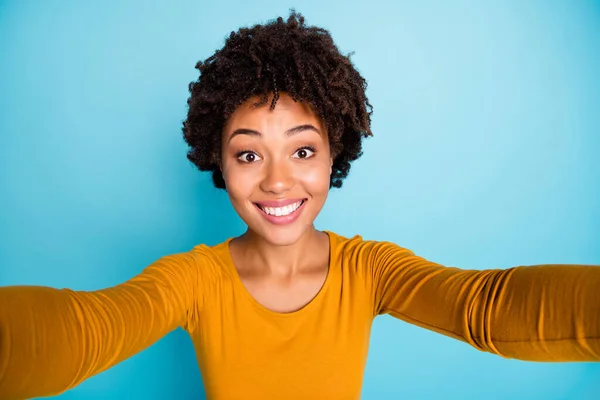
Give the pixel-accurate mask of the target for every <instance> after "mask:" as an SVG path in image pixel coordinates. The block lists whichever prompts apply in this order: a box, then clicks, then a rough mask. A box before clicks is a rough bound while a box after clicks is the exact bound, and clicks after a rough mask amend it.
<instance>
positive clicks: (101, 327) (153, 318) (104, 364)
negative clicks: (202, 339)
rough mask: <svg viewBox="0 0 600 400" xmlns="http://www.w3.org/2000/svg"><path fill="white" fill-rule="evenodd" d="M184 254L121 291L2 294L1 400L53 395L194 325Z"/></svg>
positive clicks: (196, 303) (189, 262) (192, 271)
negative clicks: (173, 332)
mask: <svg viewBox="0 0 600 400" xmlns="http://www.w3.org/2000/svg"><path fill="white" fill-rule="evenodd" d="M196 271H197V266H196V265H195V261H194V257H192V256H191V255H190V254H189V253H182V254H175V255H170V256H166V257H162V258H161V259H159V260H158V261H156V262H154V263H153V264H151V265H150V266H148V267H147V268H146V269H145V270H144V271H143V272H142V273H141V274H139V275H138V276H136V277H134V278H132V279H131V280H129V281H127V282H125V283H123V284H120V285H118V286H115V287H112V288H108V289H103V290H98V291H93V292H77V291H72V290H68V289H61V290H59V289H52V288H47V287H34V286H13V287H2V288H0V399H6V400H7V399H24V398H31V397H39V396H49V395H56V394H59V393H62V392H64V391H65V390H67V389H70V388H73V387H74V386H76V385H78V384H79V383H81V382H82V381H84V380H85V379H87V378H89V377H91V376H93V375H95V374H97V373H99V372H102V371H104V370H106V369H108V368H110V367H111V366H113V365H115V364H117V363H119V362H121V361H123V360H125V359H127V358H129V357H131V356H132V355H134V354H136V353H138V352H140V351H141V350H143V349H145V348H147V347H149V346H150V345H151V344H153V343H154V342H156V341H157V340H158V339H160V338H161V337H163V336H164V335H166V334H167V333H168V332H170V331H172V330H174V329H175V328H176V327H178V326H182V327H184V328H189V325H191V324H194V323H195V318H196V314H197V312H198V311H199V310H198V308H199V307H200V305H201V300H198V298H197V297H196V296H197V295H198V294H197V293H196V291H197V289H196V288H197V285H196V283H197V282H196V279H197V272H196Z"/></svg>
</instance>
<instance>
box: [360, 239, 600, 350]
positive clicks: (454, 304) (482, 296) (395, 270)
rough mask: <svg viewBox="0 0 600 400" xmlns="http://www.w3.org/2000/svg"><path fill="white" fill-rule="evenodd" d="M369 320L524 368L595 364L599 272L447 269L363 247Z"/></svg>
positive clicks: (588, 268)
mask: <svg viewBox="0 0 600 400" xmlns="http://www.w3.org/2000/svg"><path fill="white" fill-rule="evenodd" d="M363 246H365V248H363V249H362V251H360V252H361V253H362V255H363V256H364V257H366V258H363V261H364V262H365V263H367V266H368V267H367V268H366V270H367V271H369V273H370V274H371V277H370V278H371V282H372V285H373V286H372V288H373V307H374V309H373V312H374V314H375V315H376V314H390V315H392V316H394V317H396V318H399V319H402V320H404V321H407V322H409V323H412V324H415V325H418V326H421V327H424V328H427V329H430V330H433V331H436V332H439V333H442V334H444V335H447V336H450V337H453V338H455V339H459V340H462V341H465V342H467V343H469V344H471V345H472V346H474V347H476V348H477V349H479V350H482V351H487V352H490V353H494V354H498V355H501V356H503V357H508V358H516V359H520V360H529V361H600V266H592V265H535V266H521V267H514V268H509V269H505V270H502V269H495V270H462V269H458V268H453V267H445V266H442V265H439V264H436V263H433V262H430V261H428V260H426V259H424V258H422V257H418V256H416V255H415V254H414V253H413V252H411V251H410V250H408V249H405V248H402V247H399V246H397V245H395V244H392V243H385V242H363Z"/></svg>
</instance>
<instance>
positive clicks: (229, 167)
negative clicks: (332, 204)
mask: <svg viewBox="0 0 600 400" xmlns="http://www.w3.org/2000/svg"><path fill="white" fill-rule="evenodd" d="M257 101H258V98H252V99H249V100H248V101H246V102H245V103H243V104H242V105H241V106H240V107H238V109H237V110H236V111H235V112H234V113H233V114H232V116H231V117H230V118H229V120H228V121H227V123H226V125H225V127H224V130H223V140H222V149H221V160H222V161H221V171H222V173H223V178H224V179H225V185H226V187H227V193H228V194H229V198H230V200H231V203H232V204H233V207H234V208H235V210H236V211H237V213H238V214H239V216H240V217H241V218H242V219H243V220H244V222H245V223H246V224H247V225H248V228H249V230H250V231H251V233H252V234H256V235H258V236H260V237H261V238H263V239H265V240H266V241H268V242H269V243H272V244H275V245H290V244H293V243H295V242H296V241H298V239H300V238H301V237H302V236H303V235H305V234H307V233H309V232H312V230H313V222H314V220H315V218H316V217H317V215H318V214H319V212H320V211H321V208H322V207H323V204H325V199H326V198H327V194H328V193H329V181H330V175H331V166H332V164H333V160H332V158H331V155H330V151H329V140H328V136H327V132H326V131H325V127H324V125H323V123H322V121H321V120H320V118H319V117H318V116H317V115H316V114H315V113H314V112H313V111H312V110H311V108H310V107H309V106H308V105H306V104H303V103H300V102H295V101H294V100H293V99H292V98H291V97H289V96H288V95H284V94H281V95H280V97H279V99H278V101H277V104H276V106H275V109H274V110H270V109H269V105H270V101H269V102H267V104H266V105H264V106H261V107H254V106H253V104H254V103H256V102H257Z"/></svg>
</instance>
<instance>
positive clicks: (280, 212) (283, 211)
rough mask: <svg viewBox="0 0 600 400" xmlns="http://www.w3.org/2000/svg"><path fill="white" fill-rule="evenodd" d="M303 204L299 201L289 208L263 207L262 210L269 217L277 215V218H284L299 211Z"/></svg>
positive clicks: (288, 206)
mask: <svg viewBox="0 0 600 400" xmlns="http://www.w3.org/2000/svg"><path fill="white" fill-rule="evenodd" d="M301 204H302V200H301V201H298V202H296V203H294V204H289V205H287V206H283V207H261V208H262V210H263V211H264V212H265V213H267V214H269V215H275V216H276V217H282V216H285V215H289V214H291V213H293V212H294V211H296V210H297V209H298V207H300V205H301Z"/></svg>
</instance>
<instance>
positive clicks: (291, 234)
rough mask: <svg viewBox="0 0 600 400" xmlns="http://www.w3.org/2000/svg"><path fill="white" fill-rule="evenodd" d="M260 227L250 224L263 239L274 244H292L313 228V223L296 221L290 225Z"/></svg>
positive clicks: (249, 227)
mask: <svg viewBox="0 0 600 400" xmlns="http://www.w3.org/2000/svg"><path fill="white" fill-rule="evenodd" d="M257 228H258V229H253V228H252V227H251V226H248V229H249V230H251V231H252V232H253V233H254V234H255V235H257V236H260V237H261V238H262V239H263V240H265V241H267V242H268V243H269V244H272V245H274V246H291V245H293V244H295V243H296V242H298V240H300V238H302V237H303V236H304V235H305V234H306V233H307V232H308V231H311V230H312V229H314V228H313V225H312V224H302V223H301V222H300V221H296V222H295V223H293V224H290V225H288V226H277V225H272V226H264V224H263V226H261V227H257Z"/></svg>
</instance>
